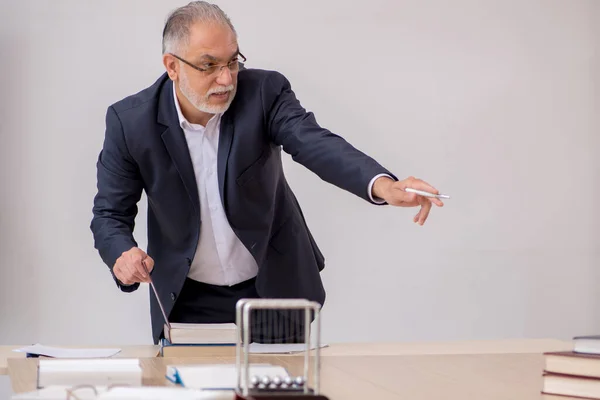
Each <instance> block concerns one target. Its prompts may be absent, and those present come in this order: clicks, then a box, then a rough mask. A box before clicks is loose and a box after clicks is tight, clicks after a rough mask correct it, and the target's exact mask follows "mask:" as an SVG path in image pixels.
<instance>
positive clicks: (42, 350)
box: [13, 343, 121, 358]
mask: <svg viewBox="0 0 600 400" xmlns="http://www.w3.org/2000/svg"><path fill="white" fill-rule="evenodd" d="M13 351H16V352H19V353H30V354H37V355H40V356H47V357H54V358H108V357H112V356H114V355H115V354H117V353H119V352H120V351H121V349H67V348H62V347H50V346H43V345H41V344H39V343H38V344H34V345H33V346H26V347H21V348H20V349H15V350H13Z"/></svg>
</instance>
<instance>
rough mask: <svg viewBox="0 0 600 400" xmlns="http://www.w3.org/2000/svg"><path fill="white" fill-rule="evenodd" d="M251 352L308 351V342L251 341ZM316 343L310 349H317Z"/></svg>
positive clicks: (282, 352) (283, 352) (281, 352)
mask: <svg viewBox="0 0 600 400" xmlns="http://www.w3.org/2000/svg"><path fill="white" fill-rule="evenodd" d="M327 346H328V345H327V344H323V343H321V346H320V347H321V348H322V347H327ZM249 347H250V353H255V354H292V353H301V352H303V351H306V344H304V343H283V344H270V343H250V346H249ZM316 348H317V346H316V345H314V344H313V345H311V346H310V349H311V350H314V349H316Z"/></svg>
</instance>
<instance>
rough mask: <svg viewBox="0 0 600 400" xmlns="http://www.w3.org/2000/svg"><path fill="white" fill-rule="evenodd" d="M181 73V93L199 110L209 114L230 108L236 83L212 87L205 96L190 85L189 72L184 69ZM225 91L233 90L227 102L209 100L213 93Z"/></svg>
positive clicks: (222, 111) (219, 112)
mask: <svg viewBox="0 0 600 400" xmlns="http://www.w3.org/2000/svg"><path fill="white" fill-rule="evenodd" d="M179 75H180V79H179V90H181V93H182V94H183V95H184V96H185V98H186V99H188V101H189V102H190V103H192V105H193V106H194V107H196V109H197V110H198V111H201V112H205V113H207V114H221V113H224V112H225V111H227V109H229V106H230V105H231V102H232V101H233V99H234V97H235V93H236V91H237V88H236V87H235V86H234V85H229V86H221V87H217V88H213V89H210V90H209V91H208V93H206V95H205V96H200V95H199V94H198V93H196V92H195V91H194V89H192V87H191V86H190V81H189V80H188V77H187V74H186V73H185V72H183V69H181V70H180V73H179ZM223 92H231V93H230V95H229V99H227V103H225V104H221V105H213V104H210V103H209V102H208V101H209V100H208V99H209V96H210V95H211V94H213V93H223Z"/></svg>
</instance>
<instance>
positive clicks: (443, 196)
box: [404, 188, 450, 199]
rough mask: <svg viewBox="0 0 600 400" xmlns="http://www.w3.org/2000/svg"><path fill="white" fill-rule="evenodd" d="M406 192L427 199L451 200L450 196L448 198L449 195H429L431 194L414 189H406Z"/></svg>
mask: <svg viewBox="0 0 600 400" xmlns="http://www.w3.org/2000/svg"><path fill="white" fill-rule="evenodd" d="M404 191H406V192H410V193H414V194H418V195H420V196H425V197H435V198H437V199H449V198H450V196H448V195H447V194H434V193H429V192H425V191H423V190H418V189H413V188H406V189H404Z"/></svg>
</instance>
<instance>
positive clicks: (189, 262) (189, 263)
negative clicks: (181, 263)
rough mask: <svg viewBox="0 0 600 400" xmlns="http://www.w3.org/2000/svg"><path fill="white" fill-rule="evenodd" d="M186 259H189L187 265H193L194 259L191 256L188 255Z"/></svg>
mask: <svg viewBox="0 0 600 400" xmlns="http://www.w3.org/2000/svg"><path fill="white" fill-rule="evenodd" d="M185 260H186V261H187V265H188V266H190V265H192V259H191V258H189V257H188V258H186V259H185Z"/></svg>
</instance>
